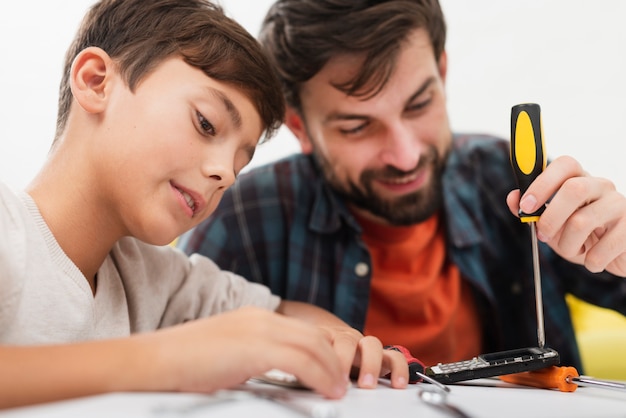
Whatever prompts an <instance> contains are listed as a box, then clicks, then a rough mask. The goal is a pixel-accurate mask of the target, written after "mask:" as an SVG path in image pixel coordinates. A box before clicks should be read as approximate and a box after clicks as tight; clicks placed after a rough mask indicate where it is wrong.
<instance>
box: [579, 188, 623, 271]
mask: <svg viewBox="0 0 626 418" xmlns="http://www.w3.org/2000/svg"><path fill="white" fill-rule="evenodd" d="M619 203H621V204H618V203H615V204H611V205H610V208H606V210H605V211H604V213H603V214H604V215H605V216H606V217H607V218H608V222H606V223H605V226H603V227H598V228H596V229H594V230H593V232H592V233H591V234H590V236H589V238H588V239H587V241H586V242H585V251H586V255H585V259H584V265H585V267H586V268H587V269H588V270H589V271H591V272H601V271H603V270H606V269H607V268H608V267H609V265H610V264H611V263H613V262H614V261H616V260H617V259H618V258H619V257H621V256H623V255H624V254H625V252H626V242H624V239H623V237H624V236H625V235H626V217H625V216H624V213H626V202H625V201H624V199H620V202H619ZM617 274H618V275H621V272H618V273H617Z"/></svg>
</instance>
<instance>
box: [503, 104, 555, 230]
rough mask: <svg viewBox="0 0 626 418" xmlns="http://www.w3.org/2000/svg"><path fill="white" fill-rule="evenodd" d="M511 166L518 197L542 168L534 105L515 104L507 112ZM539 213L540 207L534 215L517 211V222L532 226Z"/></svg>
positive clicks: (540, 134) (543, 161) (538, 122)
mask: <svg viewBox="0 0 626 418" xmlns="http://www.w3.org/2000/svg"><path fill="white" fill-rule="evenodd" d="M511 165H512V166H513V173H514V174H515V178H516V180H517V185H518V186H519V188H520V196H521V195H523V194H524V193H525V192H526V189H528V186H530V183H532V182H533V181H534V180H535V179H536V178H537V176H538V175H539V174H541V172H542V171H543V170H544V169H545V168H546V150H545V148H544V145H543V128H542V126H541V108H540V107H539V105H538V104H536V103H524V104H519V105H516V106H513V108H512V109H511ZM543 210H544V207H543V206H542V207H541V208H539V210H537V211H536V212H534V213H524V212H522V211H521V210H520V213H519V216H520V220H521V221H522V222H535V221H537V220H538V219H539V215H541V213H542V212H543Z"/></svg>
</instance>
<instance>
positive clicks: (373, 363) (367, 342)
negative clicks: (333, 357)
mask: <svg viewBox="0 0 626 418" xmlns="http://www.w3.org/2000/svg"><path fill="white" fill-rule="evenodd" d="M358 351H359V353H360V359H361V362H360V365H359V366H360V370H359V376H358V379H357V386H358V387H360V388H366V389H373V388H375V387H376V384H377V383H378V377H379V376H380V375H381V368H382V362H383V351H384V350H383V344H382V343H381V342H380V340H379V339H378V338H376V337H373V336H366V337H363V338H362V339H361V340H360V341H359V344H358Z"/></svg>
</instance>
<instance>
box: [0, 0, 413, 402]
mask: <svg viewBox="0 0 626 418" xmlns="http://www.w3.org/2000/svg"><path fill="white" fill-rule="evenodd" d="M181 22H184V24H181ZM271 74H272V73H271V71H270V70H269V65H268V63H267V61H266V59H265V58H264V56H263V55H262V54H261V52H260V49H259V47H258V46H257V44H256V42H255V41H254V39H253V38H252V37H251V36H250V35H249V34H247V33H246V32H245V30H243V29H242V28H241V27H240V26H239V25H238V24H236V23H235V22H233V21H232V20H230V19H228V18H227V17H225V16H224V14H223V12H222V11H221V9H220V8H219V7H217V6H214V5H212V4H211V3H208V2H206V1H203V0H159V1H151V2H145V1H143V0H117V1H116V0H103V1H101V2H99V3H97V4H95V5H94V6H93V7H92V9H91V10H90V11H89V12H88V14H87V15H86V17H85V19H84V21H83V23H82V25H81V27H80V29H79V31H78V34H77V36H76V38H75V40H74V42H73V44H72V46H71V47H70V49H69V51H68V54H67V57H66V62H65V70H64V75H63V79H62V83H61V89H60V98H59V115H58V122H57V131H56V135H55V141H54V143H53V146H52V149H51V151H50V154H49V158H48V160H47V162H46V164H45V165H44V167H43V168H42V170H41V171H40V173H39V174H38V175H37V176H36V177H35V179H34V180H33V181H32V182H31V184H29V186H28V187H27V190H26V191H25V192H21V193H17V194H14V193H12V192H10V191H9V190H8V189H7V188H6V187H5V186H3V185H1V184H0V234H1V235H2V237H3V239H2V241H1V242H0V272H2V274H1V276H0V294H1V295H2V305H1V307H0V343H1V344H2V345H1V346H0V359H1V360H0V364H1V366H0V367H1V368H2V374H1V375H0V376H1V377H0V393H2V396H1V397H0V407H3V408H6V407H12V406H18V405H26V404H33V403H37V402H46V401H52V400H58V399H65V398H71V397H77V396H85V395H91V394H97V393H104V392H110V391H135V390H141V391H145V390H150V391H164V390H173V391H199V392H212V391H214V390H217V389H221V388H227V387H230V386H233V385H236V384H239V383H241V382H243V381H245V380H246V379H248V378H250V377H252V376H255V375H258V374H261V373H264V372H266V371H268V370H270V369H274V368H277V369H281V370H284V371H286V372H289V373H292V374H294V375H296V376H297V377H298V378H299V379H300V380H301V381H302V382H303V383H304V384H306V385H308V386H310V387H311V388H312V389H314V390H316V391H317V392H319V393H320V394H323V395H324V396H327V397H331V398H339V397H341V396H343V395H344V393H345V391H346V384H347V381H348V377H347V376H348V372H349V370H350V368H351V367H352V366H357V367H360V373H359V381H358V383H359V385H360V386H361V387H374V386H375V384H376V378H377V377H378V376H380V375H382V374H386V373H388V372H391V376H392V379H391V384H392V386H394V387H404V386H405V385H406V380H407V376H408V370H407V367H406V361H405V360H404V358H403V357H402V356H401V355H399V353H396V352H393V351H384V350H382V346H381V343H380V341H379V340H378V339H376V338H372V337H365V338H364V337H363V336H362V335H361V334H360V333H359V332H357V331H355V330H354V329H351V328H349V327H348V326H346V324H345V323H343V322H341V321H340V320H338V319H337V318H336V317H334V316H332V315H330V314H328V313H326V312H325V311H323V310H321V309H319V308H316V307H313V306H310V305H306V304H302V303H296V302H286V301H280V300H279V299H278V298H277V297H276V296H273V295H271V294H270V292H269V291H268V289H267V288H265V287H263V286H259V285H256V284H250V283H248V282H247V281H245V280H244V279H243V278H241V277H238V276H235V275H234V274H232V273H228V272H224V271H220V270H219V269H218V268H217V266H216V265H215V264H214V263H212V262H211V261H210V260H208V259H206V258H203V257H199V256H192V257H190V258H187V257H186V256H185V255H183V254H182V253H181V252H179V251H178V250H175V249H173V248H171V247H168V246H165V244H167V243H169V242H171V241H172V240H173V239H174V238H175V237H177V236H178V235H179V234H181V233H182V232H184V231H185V230H187V229H189V228H191V227H193V226H194V225H196V224H198V223H199V222H200V221H202V220H203V219H204V218H206V216H208V215H209V214H210V213H211V212H212V211H213V210H214V209H215V207H216V206H217V204H218V202H219V200H220V198H221V196H222V193H223V192H224V190H225V189H226V188H228V187H229V186H230V185H231V184H232V183H233V182H234V180H235V177H236V175H237V173H238V172H239V171H240V170H241V169H242V168H243V167H244V166H245V165H246V164H247V163H248V162H249V161H250V159H251V158H252V154H253V152H254V149H255V146H256V144H257V141H258V138H259V137H260V136H261V134H262V133H263V132H265V135H266V136H270V135H271V134H272V133H273V132H274V130H275V129H276V127H277V126H278V125H279V124H280V122H281V118H282V115H283V110H284V105H283V102H282V98H281V97H280V89H279V86H278V83H277V81H276V79H275V78H274V77H273V76H272V75H271ZM157 245H158V246H157ZM246 305H252V306H249V307H246V308H243V309H238V310H235V308H239V307H243V306H246ZM272 310H276V311H277V312H279V313H282V314H286V315H289V316H295V317H299V318H301V319H304V320H305V321H297V320H294V319H290V318H286V317H285V316H284V315H278V314H275V313H273V312H271V311H272ZM225 311H232V312H228V313H224V314H222V315H216V316H213V317H211V318H206V319H199V318H204V317H208V316H211V315H214V314H218V313H222V312H225ZM306 322H310V323H313V324H315V325H318V326H319V328H316V327H313V326H312V325H311V324H307V323H306ZM162 328H163V329H162ZM165 328H167V329H165ZM155 330H157V331H156V332H155ZM216 359H219V361H216ZM244 360H245V361H244Z"/></svg>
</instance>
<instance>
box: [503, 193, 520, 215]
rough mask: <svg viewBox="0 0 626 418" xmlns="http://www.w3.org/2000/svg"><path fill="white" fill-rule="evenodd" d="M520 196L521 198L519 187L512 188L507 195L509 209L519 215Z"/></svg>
mask: <svg viewBox="0 0 626 418" xmlns="http://www.w3.org/2000/svg"><path fill="white" fill-rule="evenodd" d="M519 198H520V191H519V189H515V190H512V191H511V192H510V193H509V194H508V195H507V196H506V204H507V206H508V207H509V210H510V211H511V213H512V214H513V215H515V216H519Z"/></svg>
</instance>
